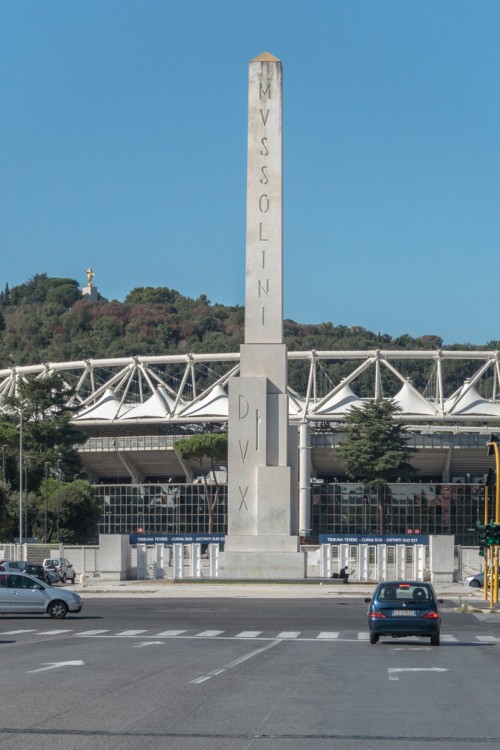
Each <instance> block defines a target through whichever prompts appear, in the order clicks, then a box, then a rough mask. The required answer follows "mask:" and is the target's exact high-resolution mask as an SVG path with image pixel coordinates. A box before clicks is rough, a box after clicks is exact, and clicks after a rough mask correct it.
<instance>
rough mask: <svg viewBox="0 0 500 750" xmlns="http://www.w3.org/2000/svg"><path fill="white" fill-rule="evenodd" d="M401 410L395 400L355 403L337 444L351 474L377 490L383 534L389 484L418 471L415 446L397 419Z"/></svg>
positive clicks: (344, 463)
mask: <svg viewBox="0 0 500 750" xmlns="http://www.w3.org/2000/svg"><path fill="white" fill-rule="evenodd" d="M400 411H401V410H400V408H399V407H398V406H397V405H396V404H395V403H394V402H393V401H386V400H378V401H368V402H366V403H365V404H363V406H361V407H353V408H352V409H351V410H350V411H349V413H348V415H347V417H346V423H345V427H344V428H343V439H342V442H341V443H340V445H339V446H338V448H336V451H337V452H338V456H339V458H340V461H341V462H342V464H343V466H344V468H345V470H346V472H347V475H348V476H349V477H350V478H351V479H355V480H358V481H360V482H362V483H363V484H364V485H365V486H368V487H372V488H374V489H375V490H376V492H377V505H378V515H379V533H380V534H383V533H384V532H385V526H386V524H385V497H386V489H387V484H388V483H389V482H395V481H397V480H398V479H405V480H409V479H410V478H411V477H412V475H414V473H415V470H414V469H413V467H412V466H411V464H410V463H409V459H410V458H411V456H412V455H413V453H414V450H413V449H412V448H409V447H408V443H407V440H406V434H405V428H404V426H403V425H402V424H401V423H399V422H396V421H395V419H394V417H395V416H397V414H399V413H400Z"/></svg>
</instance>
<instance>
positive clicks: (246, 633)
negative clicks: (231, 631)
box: [234, 630, 262, 638]
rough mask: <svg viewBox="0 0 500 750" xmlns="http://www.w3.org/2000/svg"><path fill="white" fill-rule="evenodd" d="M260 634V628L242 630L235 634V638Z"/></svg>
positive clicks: (253, 636) (252, 636)
mask: <svg viewBox="0 0 500 750" xmlns="http://www.w3.org/2000/svg"><path fill="white" fill-rule="evenodd" d="M259 635H262V630H242V631H241V633H238V635H235V636H234V637H235V638H257V637H258V636H259Z"/></svg>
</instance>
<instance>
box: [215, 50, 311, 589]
mask: <svg viewBox="0 0 500 750" xmlns="http://www.w3.org/2000/svg"><path fill="white" fill-rule="evenodd" d="M282 146H283V79H282V66H281V62H280V61H279V60H278V59H276V58H275V57H273V56H272V55H270V54H269V53H264V54H263V55H260V56H259V57H256V58H255V59H254V60H252V61H251V62H250V71H249V105H248V169H247V240H246V285H245V343H244V344H243V345H242V346H241V350H240V353H241V366H240V375H239V377H235V378H232V379H231V381H230V384H229V456H228V480H229V488H228V506H229V507H228V536H227V539H226V545H225V551H224V553H223V554H222V555H221V559H220V567H219V575H220V576H221V577H226V578H229V577H236V578H258V579H270V578H302V577H303V576H304V556H303V555H302V554H301V553H300V552H299V540H298V535H297V504H298V479H297V430H296V429H290V427H289V419H288V396H287V351H286V346H285V344H284V341H283V195H282V192H283V165H282V162H283V153H282V152H283V148H282Z"/></svg>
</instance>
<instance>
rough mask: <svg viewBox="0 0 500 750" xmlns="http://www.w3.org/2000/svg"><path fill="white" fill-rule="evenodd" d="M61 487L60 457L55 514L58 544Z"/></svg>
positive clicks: (59, 461)
mask: <svg viewBox="0 0 500 750" xmlns="http://www.w3.org/2000/svg"><path fill="white" fill-rule="evenodd" d="M60 488H61V459H59V460H58V462H57V515H56V529H57V543H58V544H59V491H60Z"/></svg>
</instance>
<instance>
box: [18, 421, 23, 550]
mask: <svg viewBox="0 0 500 750" xmlns="http://www.w3.org/2000/svg"><path fill="white" fill-rule="evenodd" d="M19 550H20V553H19V558H20V559H21V560H22V557H23V410H22V409H19Z"/></svg>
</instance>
